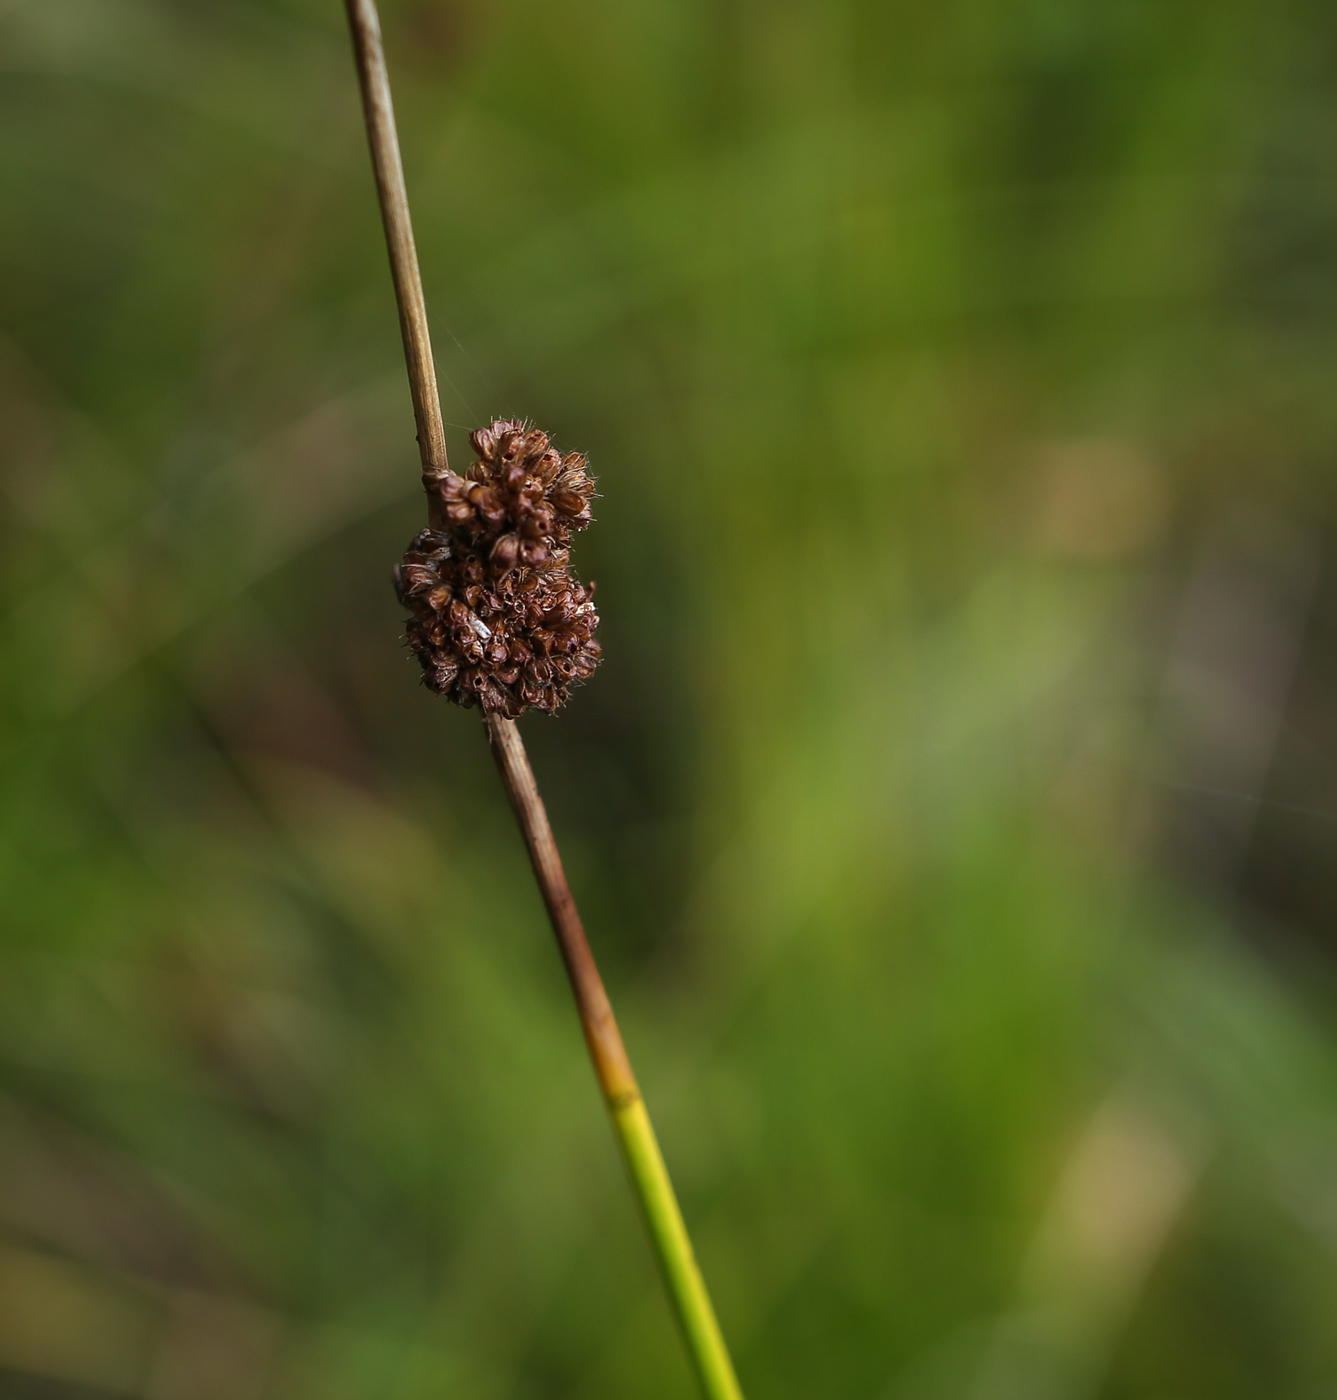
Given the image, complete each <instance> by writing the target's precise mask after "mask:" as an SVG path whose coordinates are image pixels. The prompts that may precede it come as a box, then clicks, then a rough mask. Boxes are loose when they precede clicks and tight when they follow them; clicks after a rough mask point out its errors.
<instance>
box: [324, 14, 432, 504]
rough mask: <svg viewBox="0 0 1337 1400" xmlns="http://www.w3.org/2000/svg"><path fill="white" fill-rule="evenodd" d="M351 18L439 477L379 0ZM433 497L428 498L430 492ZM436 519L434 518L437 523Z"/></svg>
mask: <svg viewBox="0 0 1337 1400" xmlns="http://www.w3.org/2000/svg"><path fill="white" fill-rule="evenodd" d="M345 5H346V8H347V10H348V23H349V25H350V26H351V27H352V31H353V52H354V54H355V55H356V58H357V76H358V82H359V83H360V84H361V86H362V108H363V111H364V113H365V114H366V118H367V141H368V143H369V144H370V146H371V163H372V168H373V169H374V170H375V172H376V193H377V196H378V198H379V202H380V206H381V219H382V221H383V222H384V224H385V241H386V244H387V246H388V248H389V251H390V273H391V275H392V276H393V278H394V282H395V300H396V302H397V303H398V305H399V329H400V333H401V334H402V335H403V337H404V359H405V362H406V363H407V365H408V372H409V389H410V391H411V392H412V394H413V417H414V420H415V421H416V423H417V425H418V450H419V452H420V454H421V456H422V470H423V476H424V477H425V478H426V477H436V476H440V475H442V474H443V473H445V472H447V471H449V469H450V464H449V462H448V461H447V458H446V429H445V424H444V423H443V422H442V420H441V397H440V394H439V392H438V390H437V385H436V366H435V364H434V363H433V361H432V337H431V334H430V333H429V331H428V328H427V303H426V301H425V300H424V298H423V292H422V273H421V272H420V271H419V268H418V250H417V247H416V245H415V244H414V241H413V220H412V219H411V218H410V216H409V196H408V190H407V189H406V187H405V185H404V163H403V161H402V160H401V159H400V155H399V136H398V133H397V131H396V129H395V109H394V103H393V102H392V101H391V99H390V78H389V75H388V73H387V72H386V67H385V51H384V49H383V47H382V45H381V23H380V18H379V17H378V15H377V13H376V4H375V0H345ZM429 498H430V497H429ZM434 523H435V522H434Z"/></svg>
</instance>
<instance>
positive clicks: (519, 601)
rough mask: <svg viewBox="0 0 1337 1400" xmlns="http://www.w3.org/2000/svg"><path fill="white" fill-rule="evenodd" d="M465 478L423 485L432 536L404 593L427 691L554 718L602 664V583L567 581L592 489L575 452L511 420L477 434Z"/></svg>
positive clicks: (449, 475) (410, 568)
mask: <svg viewBox="0 0 1337 1400" xmlns="http://www.w3.org/2000/svg"><path fill="white" fill-rule="evenodd" d="M470 441H471V442H472V443H473V446H474V450H475V451H476V452H477V453H478V461H476V462H475V463H474V464H473V465H472V466H471V467H470V468H469V470H468V471H467V472H466V473H465V474H464V475H463V476H457V475H456V474H455V473H454V472H445V473H443V474H441V475H439V476H433V477H429V478H426V480H427V486H428V491H429V495H431V496H432V497H433V498H434V499H433V500H432V501H431V505H432V520H433V525H432V528H429V529H426V530H423V531H422V532H421V533H420V534H419V535H418V536H417V537H416V538H415V539H414V540H413V542H412V543H411V544H410V545H409V547H408V552H407V553H406V554H405V555H404V562H403V563H402V564H401V565H400V566H399V567H398V568H397V569H396V570H395V592H396V593H397V594H398V596H399V601H400V602H401V603H403V605H404V606H405V607H406V608H408V609H409V611H410V612H411V613H412V617H411V618H410V619H409V623H408V640H409V645H410V647H412V649H413V651H414V653H415V654H416V656H417V658H418V660H419V662H420V663H421V665H422V669H423V679H424V681H425V682H426V684H427V685H428V686H429V687H430V688H431V689H432V690H434V691H436V692H437V693H438V694H439V695H445V696H448V697H449V698H450V699H452V700H454V701H456V702H458V703H459V704H461V705H481V706H482V707H483V708H484V709H485V710H491V711H495V712H497V713H500V714H504V715H507V716H509V717H510V718H512V719H514V718H515V717H516V716H517V715H519V714H521V713H522V712H523V711H524V710H526V709H528V708H529V707H530V706H533V707H534V708H535V709H539V710H548V711H552V710H555V709H556V708H557V707H558V706H559V705H561V704H563V703H564V702H565V700H566V699H567V696H568V693H569V691H570V687H571V686H572V685H573V684H574V683H575V682H577V681H582V680H584V679H585V678H586V677H587V676H589V675H590V674H591V673H592V672H593V670H594V668H595V666H596V665H597V664H598V661H599V643H598V642H596V641H595V640H594V630H595V628H596V627H597V626H598V625H599V618H598V615H597V614H596V612H595V611H594V602H593V593H594V585H593V584H589V585H585V584H581V583H577V582H576V580H575V579H574V578H572V576H571V574H570V573H569V572H568V568H567V565H568V561H569V559H570V554H571V536H572V535H573V534H574V533H575V532H576V531H577V530H583V529H584V528H585V526H586V525H588V524H589V523H590V518H591V517H590V499H591V497H592V496H593V495H594V482H593V481H592V480H591V479H590V477H589V476H588V474H587V473H586V471H585V458H584V457H583V456H581V455H580V453H578V452H572V453H568V454H567V455H566V456H565V457H563V456H562V455H561V454H559V453H558V452H556V451H555V450H554V449H553V447H552V444H551V443H550V442H549V441H548V436H547V434H546V433H541V432H539V431H538V430H537V429H535V428H526V427H525V425H524V424H523V423H520V422H517V421H515V420H512V419H504V420H500V421H498V422H496V423H493V424H492V426H491V427H488V428H480V429H479V430H478V431H477V432H476V433H474V434H473V436H472V437H471V439H470Z"/></svg>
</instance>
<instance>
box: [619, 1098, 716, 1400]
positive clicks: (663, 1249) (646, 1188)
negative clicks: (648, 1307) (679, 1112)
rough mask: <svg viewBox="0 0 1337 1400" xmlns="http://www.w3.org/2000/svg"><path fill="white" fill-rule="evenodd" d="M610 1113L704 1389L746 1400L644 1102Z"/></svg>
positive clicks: (711, 1399) (712, 1398)
mask: <svg viewBox="0 0 1337 1400" xmlns="http://www.w3.org/2000/svg"><path fill="white" fill-rule="evenodd" d="M608 1115H609V1117H610V1118H611V1119H612V1120H613V1128H614V1131H615V1132H616V1133H617V1136H618V1141H619V1143H621V1145H622V1155H623V1156H624V1157H625V1158H626V1162H627V1171H628V1173H629V1174H630V1176H631V1182H632V1186H633V1187H634V1189H635V1191H636V1197H637V1199H638V1200H639V1201H640V1203H641V1211H642V1213H643V1214H644V1216H645V1223H646V1226H647V1227H648V1229H649V1231H650V1239H651V1241H652V1242H653V1244H654V1248H655V1254H656V1256H657V1258H658V1259H659V1267H660V1270H661V1272H662V1273H663V1276H664V1286H665V1287H666V1288H667V1289H668V1294H669V1298H670V1300H671V1301H672V1303H673V1310H674V1312H675V1313H677V1315H678V1324H679V1326H680V1327H681V1328H682V1334H683V1338H684V1340H685V1341H686V1343H687V1350H688V1353H689V1354H690V1356H691V1358H692V1363H693V1365H694V1366H695V1368H696V1375H697V1379H698V1380H699V1381H700V1382H701V1390H702V1392H703V1393H704V1394H705V1395H706V1396H707V1397H708V1400H743V1392H742V1391H741V1390H740V1389H739V1388H738V1378H737V1376H735V1375H734V1369H733V1362H732V1361H730V1359H729V1349H728V1347H727V1346H726V1345H725V1342H724V1334H723V1333H722V1332H721V1331H720V1324H719V1322H718V1321H717V1320H716V1318H715V1309H714V1308H713V1307H712V1306H711V1302H710V1294H709V1293H708V1292H707V1291H706V1281H705V1279H703V1278H702V1277H701V1270H700V1269H699V1268H698V1267H697V1263H696V1255H695V1254H694V1253H693V1251H692V1241H691V1239H690V1238H689V1237H688V1234H687V1226H686V1225H685V1224H684V1222H683V1218H682V1211H680V1210H679V1209H678V1198H677V1196H675V1195H674V1193H673V1183H672V1182H671V1181H670V1180H669V1174H668V1168H667V1167H666V1166H665V1165H664V1158H663V1154H662V1153H661V1152H660V1150H659V1141H658V1139H657V1138H656V1137H655V1130H654V1126H653V1124H652V1123H651V1122H650V1115H649V1113H648V1112H647V1111H646V1107H645V1101H644V1100H643V1099H641V1098H640V1097H639V1096H637V1098H636V1099H634V1100H633V1101H632V1102H630V1103H627V1104H622V1105H614V1104H609V1106H608Z"/></svg>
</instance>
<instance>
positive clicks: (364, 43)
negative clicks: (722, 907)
mask: <svg viewBox="0 0 1337 1400" xmlns="http://www.w3.org/2000/svg"><path fill="white" fill-rule="evenodd" d="M345 4H346V7H347V10H348V19H349V24H350V26H351V28H352V34H353V50H354V53H355V55H356V58H357V69H358V79H359V82H360V84H361V88H362V104H363V108H364V111H365V113H366V118H367V138H368V141H369V142H370V144H371V158H372V166H373V168H374V169H375V172H376V190H377V194H378V196H379V200H380V205H381V217H382V219H383V221H384V223H385V239H386V243H387V245H388V247H389V252H390V268H391V272H392V274H393V277H394V284H395V297H396V300H397V302H398V304H399V325H400V331H401V333H402V334H403V338H404V359H405V361H406V363H407V366H408V376H409V385H410V388H411V390H412V393H413V414H414V418H415V420H416V422H417V427H418V446H419V450H420V452H421V456H422V465H423V476H424V478H425V480H427V481H429V482H430V480H431V479H432V478H433V477H435V476H438V475H440V474H442V473H444V472H446V471H448V470H449V467H448V463H447V459H446V438H445V429H444V426H443V424H442V421H441V403H440V398H439V395H438V391H437V384H436V371H435V368H434V366H433V362H432V342H431V336H430V334H429V332H428V326H427V308H426V303H425V302H424V299H423V291H422V275H421V272H420V270H419V267H418V254H417V249H416V247H415V245H414V241H413V223H412V220H411V218H410V216H409V204H408V192H407V190H406V189H405V186H404V167H403V163H402V161H401V160H400V155H399V138H398V135H397V134H396V131H395V114H394V106H393V104H392V102H391V99H390V79H389V75H388V73H387V71H386V67H385V53H384V50H383V48H382V45H381V27H380V20H379V18H378V16H377V13H376V4H375V0H345ZM432 497H433V493H429V499H432ZM433 523H436V522H435V521H434V522H433ZM487 730H488V739H489V742H490V743H491V745H492V752H493V755H494V756H495V757H496V760H497V767H498V769H499V770H500V772H501V776H502V781H503V783H504V784H505V787H506V792H507V795H508V796H509V797H510V800H511V806H512V808H513V809H514V811H515V816H516V820H517V821H518V822H519V823H520V830H521V832H522V833H523V834H524V839H525V845H526V847H527V848H528V850H529V858H530V861H531V863H532V864H533V867H534V876H535V879H536V880H537V881H538V886H539V890H540V892H541V893H542V895H543V902H544V904H545V905H546V906H547V909H548V917H549V919H550V920H551V922H552V928H553V932H554V933H555V934H556V936H557V946H558V948H559V949H560V950H561V954H562V961H563V962H564V963H565V964H566V971H567V975H568V977H569V978H570V980H571V990H572V992H573V993H574V994H575V1000H576V1009H577V1011H578V1012H579V1015H580V1024H581V1028H582V1029H583V1030H584V1032H585V1042H586V1044H587V1045H588V1046H589V1051H590V1058H591V1060H593V1062H594V1072H595V1075H596V1076H597V1077H598V1080H599V1086H600V1088H601V1089H602V1090H603V1095H604V1102H605V1104H606V1105H607V1108H608V1114H609V1117H610V1118H611V1119H612V1122H613V1129H614V1131H615V1132H616V1134H617V1139H618V1143H619V1145H620V1146H621V1148H622V1155H623V1157H624V1159H625V1160H626V1164H627V1171H628V1174H629V1176H630V1177H631V1183H632V1187H633V1189H634V1190H635V1193H636V1197H637V1200H638V1201H639V1202H640V1206H641V1211H642V1213H643V1214H644V1216H645V1223H646V1225H647V1227H648V1229H649V1231H650V1239H651V1242H652V1244H653V1246H654V1250H655V1254H656V1257H657V1258H658V1261H659V1266H660V1269H661V1271H662V1273H663V1277H664V1283H665V1286H666V1287H667V1289H668V1293H669V1298H670V1299H671V1301H672V1303H673V1308H674V1311H675V1313H676V1314H677V1318H678V1322H679V1324H680V1325H681V1327H682V1332H683V1337H684V1340H685V1341H686V1344H687V1351H688V1354H689V1356H690V1358H691V1361H692V1364H693V1367H694V1368H695V1371H696V1375H697V1379H698V1380H699V1381H700V1383H701V1389H702V1392H703V1393H704V1395H705V1396H706V1400H742V1391H741V1390H740V1389H739V1387H738V1380H737V1378H736V1377H735V1375H734V1370H733V1365H732V1363H731V1362H730V1360H729V1352H728V1349H727V1347H726V1346H725V1343H724V1337H723V1335H722V1333H721V1332H720V1327H719V1323H718V1321H717V1320H716V1318H715V1310H714V1308H713V1307H712V1306H711V1302H710V1295H709V1294H708V1293H707V1291H706V1285H705V1281H704V1280H703V1279H702V1277H701V1271H700V1269H699V1268H698V1267H697V1263H696V1257H695V1255H694V1254H693V1252H692V1243H691V1240H690V1239H689V1238H688V1235H687V1227H686V1225H685V1224H684V1223H683V1218H682V1212H681V1210H680V1209H679V1208H678V1201H677V1198H676V1196H675V1195H674V1193H673V1185H672V1183H671V1182H670V1180H669V1175H668V1169H667V1168H666V1167H665V1165H664V1158H663V1155H662V1154H661V1153H660V1150H659V1143H658V1141H657V1140H656V1138H655V1132H654V1128H653V1127H652V1125H651V1123H650V1116H649V1114H648V1113H647V1112H646V1108H645V1102H644V1100H643V1099H642V1098H641V1091H640V1089H639V1088H638V1087H637V1084H636V1076H635V1075H634V1074H633V1073H632V1069H631V1062H630V1060H629V1059H628V1058H627V1051H626V1048H625V1047H624V1045H623V1044H622V1035H621V1033H620V1032H619V1030H618V1028H617V1021H616V1020H615V1019H614V1017H613V1008H612V1007H611V1006H610V1005H609V1002H608V994H607V993H606V992H605V991H604V985H603V979H602V978H601V977H600V976H599V969H598V967H597V966H596V965H595V961H594V955H593V953H592V952H591V951H590V945H589V943H588V941H587V940H586V938H585V930H584V928H583V927H582V925H581V922H580V915H579V913H578V912H577V910H576V904H575V900H573V899H572V897H571V889H570V886H569V885H568V884H567V881H566V874H565V872H564V871H563V869H562V858H561V856H560V854H559V853H558V850H557V843H556V841H555V840H554V839H553V834H552V827H551V826H550V825H549V823H548V814H547V812H546V811H545V809H544V806H543V799H542V798H541V797H540V796H539V791H538V787H537V785H536V784H535V782H534V774H533V771H532V770H531V769H530V766H529V759H528V758H527V757H526V755H525V748H524V744H523V742H522V741H521V739H520V731H519V730H518V729H517V728H516V727H515V724H514V722H513V721H512V720H509V719H505V718H503V717H502V716H500V715H495V714H489V715H488V716H487Z"/></svg>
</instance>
